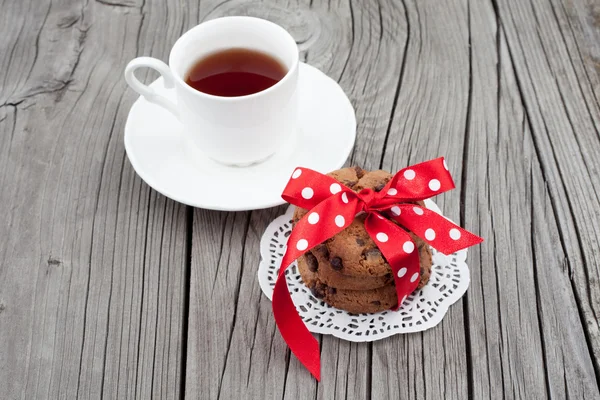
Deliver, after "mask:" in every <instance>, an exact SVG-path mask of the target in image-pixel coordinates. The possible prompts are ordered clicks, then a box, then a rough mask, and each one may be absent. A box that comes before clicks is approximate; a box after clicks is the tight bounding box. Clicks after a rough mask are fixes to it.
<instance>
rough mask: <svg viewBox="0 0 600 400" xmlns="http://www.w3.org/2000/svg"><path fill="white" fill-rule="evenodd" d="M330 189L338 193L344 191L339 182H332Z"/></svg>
mask: <svg viewBox="0 0 600 400" xmlns="http://www.w3.org/2000/svg"><path fill="white" fill-rule="evenodd" d="M329 191H330V192H331V194H336V193H339V192H341V191H342V187H341V186H340V184H339V183H332V184H331V186H329Z"/></svg>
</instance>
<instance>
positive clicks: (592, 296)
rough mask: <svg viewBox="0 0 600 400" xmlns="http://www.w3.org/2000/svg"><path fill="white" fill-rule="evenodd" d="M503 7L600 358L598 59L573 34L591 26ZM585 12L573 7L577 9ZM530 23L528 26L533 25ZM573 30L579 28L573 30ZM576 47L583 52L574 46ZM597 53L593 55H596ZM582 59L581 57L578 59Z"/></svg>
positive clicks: (535, 7) (549, 7) (542, 7)
mask: <svg viewBox="0 0 600 400" xmlns="http://www.w3.org/2000/svg"><path fill="white" fill-rule="evenodd" d="M517 3H518V2H512V1H502V2H499V3H498V8H499V13H500V16H501V18H502V21H503V26H504V31H505V32H506V38H507V45H508V49H509V53H510V56H511V59H512V61H513V63H514V66H515V71H516V77H517V82H518V84H519V89H520V92H521V95H522V98H523V102H524V104H525V108H526V110H527V116H528V118H529V121H530V123H531V130H532V135H533V141H534V144H535V151H536V154H537V155H538V158H539V162H540V165H541V168H542V171H543V178H544V181H545V182H546V185H547V187H548V191H549V196H550V199H551V201H552V202H551V204H552V210H553V211H554V215H555V218H556V220H557V224H558V226H559V228H560V229H559V243H560V247H561V249H562V251H563V252H564V253H565V257H566V265H565V268H566V269H567V271H568V273H569V278H570V284H571V286H572V289H573V291H574V292H575V296H576V298H577V305H578V313H579V315H580V317H581V319H582V323H583V326H584V329H585V333H586V338H587V345H588V347H589V348H590V349H591V351H592V353H593V354H594V362H595V367H596V380H597V379H598V370H599V369H598V366H599V363H598V360H599V358H600V331H599V329H598V318H597V315H598V313H599V312H600V287H599V285H598V282H599V278H600V271H599V270H598V266H599V265H600V252H599V251H598V249H599V248H600V246H599V245H600V239H599V238H600V235H599V233H600V218H598V217H599V216H600V214H599V212H598V209H599V208H598V206H599V205H600V196H599V193H600V177H599V176H598V173H597V172H598V170H599V165H600V163H599V161H598V157H597V155H598V153H599V152H600V140H599V137H600V135H599V133H598V132H599V127H600V107H599V106H598V102H597V93H598V85H597V82H598V81H597V77H595V78H592V77H591V75H590V78H589V80H588V79H585V78H584V77H583V75H582V71H587V73H588V74H589V73H590V71H594V62H595V61H594V54H593V53H588V46H586V45H585V43H581V42H578V41H579V40H580V39H577V36H576V35H574V34H573V32H576V31H577V30H582V29H589V28H590V27H589V26H588V24H589V21H586V20H579V19H576V18H573V17H572V16H571V17H568V15H572V14H573V13H570V12H569V10H573V9H579V8H580V7H581V4H585V3H579V2H564V3H562V2H558V1H552V2H550V1H534V2H532V3H530V4H523V3H518V4H517ZM573 3H575V4H577V3H579V5H578V6H572V5H571V4H573ZM526 21H529V23H526ZM567 26H570V27H572V26H579V28H577V29H573V30H571V29H568V28H567ZM576 42H577V45H575V43H576ZM595 48H597V47H589V49H590V51H593V50H594V49H595ZM576 54H578V55H579V57H577V56H576Z"/></svg>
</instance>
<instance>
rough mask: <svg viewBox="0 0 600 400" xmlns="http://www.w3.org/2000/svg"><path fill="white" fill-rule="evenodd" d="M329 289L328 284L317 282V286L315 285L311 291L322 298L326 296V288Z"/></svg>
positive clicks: (318, 297)
mask: <svg viewBox="0 0 600 400" xmlns="http://www.w3.org/2000/svg"><path fill="white" fill-rule="evenodd" d="M326 289H327V286H325V285H323V284H322V283H316V284H315V286H313V287H312V288H311V289H310V291H311V293H312V295H313V296H315V297H316V298H317V299H322V298H324V297H325V290H326Z"/></svg>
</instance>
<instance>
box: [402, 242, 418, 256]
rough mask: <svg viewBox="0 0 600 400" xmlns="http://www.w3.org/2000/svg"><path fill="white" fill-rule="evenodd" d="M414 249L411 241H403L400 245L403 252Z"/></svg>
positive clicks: (410, 251) (409, 251)
mask: <svg viewBox="0 0 600 400" xmlns="http://www.w3.org/2000/svg"><path fill="white" fill-rule="evenodd" d="M414 249H415V244H414V243H413V242H404V244H403V245H402V250H404V252H405V253H408V254H410V253H412V252H413V250H414Z"/></svg>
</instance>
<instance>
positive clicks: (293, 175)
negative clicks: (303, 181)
mask: <svg viewBox="0 0 600 400" xmlns="http://www.w3.org/2000/svg"><path fill="white" fill-rule="evenodd" d="M300 175H302V170H301V169H297V170H295V171H294V173H293V174H292V179H298V177H299V176H300Z"/></svg>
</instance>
